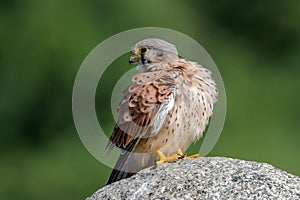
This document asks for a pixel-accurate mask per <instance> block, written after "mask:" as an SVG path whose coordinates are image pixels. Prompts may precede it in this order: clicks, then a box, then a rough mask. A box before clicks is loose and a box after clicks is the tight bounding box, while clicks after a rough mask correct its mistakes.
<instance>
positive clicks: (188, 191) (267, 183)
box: [88, 157, 300, 200]
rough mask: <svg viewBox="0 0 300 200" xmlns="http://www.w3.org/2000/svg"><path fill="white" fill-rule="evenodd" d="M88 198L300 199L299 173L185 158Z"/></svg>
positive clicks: (226, 160) (255, 164)
mask: <svg viewBox="0 0 300 200" xmlns="http://www.w3.org/2000/svg"><path fill="white" fill-rule="evenodd" d="M88 199H89V200H100V199H101V200H102V199H247V200H248V199H289V200H290V199H300V177H298V176H294V175H291V174H289V173H287V172H285V171H282V170H280V169H276V168H274V167H273V166H271V165H269V164H266V163H258V162H250V161H244V160H238V159H232V158H220V157H202V158H198V159H182V160H180V161H178V162H174V163H165V164H163V165H162V166H158V167H150V168H147V169H144V170H142V171H140V172H139V173H137V174H136V175H134V176H132V177H130V178H128V179H123V180H121V181H119V182H115V183H113V184H111V185H108V186H105V187H103V188H101V189H99V190H98V191H97V192H95V193H94V194H93V195H92V196H91V197H89V198H88Z"/></svg>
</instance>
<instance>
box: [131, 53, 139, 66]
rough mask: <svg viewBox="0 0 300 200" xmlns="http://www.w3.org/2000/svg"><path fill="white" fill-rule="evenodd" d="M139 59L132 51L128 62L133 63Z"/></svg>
mask: <svg viewBox="0 0 300 200" xmlns="http://www.w3.org/2000/svg"><path fill="white" fill-rule="evenodd" d="M138 61H139V56H138V55H137V54H135V53H132V54H131V56H130V58H129V64H132V63H135V62H138Z"/></svg>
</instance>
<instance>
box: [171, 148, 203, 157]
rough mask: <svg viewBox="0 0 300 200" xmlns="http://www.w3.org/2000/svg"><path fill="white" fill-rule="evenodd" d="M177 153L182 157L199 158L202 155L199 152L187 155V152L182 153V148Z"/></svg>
mask: <svg viewBox="0 0 300 200" xmlns="http://www.w3.org/2000/svg"><path fill="white" fill-rule="evenodd" d="M177 154H178V155H179V156H180V159H181V158H199V157H200V155H199V154H193V155H190V156H187V155H186V154H184V153H182V151H181V149H178V150H177Z"/></svg>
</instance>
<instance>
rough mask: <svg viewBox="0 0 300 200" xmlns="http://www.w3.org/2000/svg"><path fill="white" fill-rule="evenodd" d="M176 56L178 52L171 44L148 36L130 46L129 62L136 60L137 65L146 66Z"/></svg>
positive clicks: (169, 59)
mask: <svg viewBox="0 0 300 200" xmlns="http://www.w3.org/2000/svg"><path fill="white" fill-rule="evenodd" d="M177 58H178V52H177V49H176V48H175V46H174V45H173V44H170V43H168V42H166V41H164V40H161V39H157V38H148V39H145V40H142V41H140V42H138V43H136V44H135V45H134V46H133V47H132V49H131V56H130V59H129V63H135V62H138V63H139V65H143V66H147V65H149V64H154V63H158V62H166V61H171V60H174V59H177Z"/></svg>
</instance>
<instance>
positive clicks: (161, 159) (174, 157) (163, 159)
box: [156, 150, 180, 166]
mask: <svg viewBox="0 0 300 200" xmlns="http://www.w3.org/2000/svg"><path fill="white" fill-rule="evenodd" d="M156 153H157V155H158V156H159V160H158V161H157V162H156V164H157V165H158V166H159V165H162V164H163V163H164V162H174V161H176V160H178V159H179V158H180V155H178V154H173V155H171V156H169V157H166V156H165V155H164V154H163V153H162V152H161V151H160V150H156Z"/></svg>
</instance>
